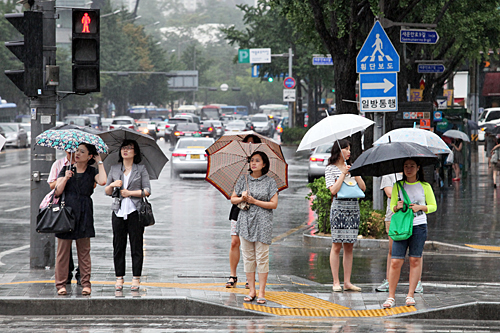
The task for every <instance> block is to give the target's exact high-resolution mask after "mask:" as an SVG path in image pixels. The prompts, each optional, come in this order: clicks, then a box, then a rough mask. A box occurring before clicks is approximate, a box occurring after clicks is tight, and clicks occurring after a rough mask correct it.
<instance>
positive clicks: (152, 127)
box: [135, 120, 158, 141]
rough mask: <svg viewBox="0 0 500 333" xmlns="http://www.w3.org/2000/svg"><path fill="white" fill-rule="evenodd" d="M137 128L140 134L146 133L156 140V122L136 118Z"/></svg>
mask: <svg viewBox="0 0 500 333" xmlns="http://www.w3.org/2000/svg"><path fill="white" fill-rule="evenodd" d="M135 123H136V124H137V129H138V131H139V132H141V133H142V134H147V135H149V136H150V137H152V138H153V139H154V140H155V141H156V140H158V137H157V135H156V124H155V123H152V122H150V121H149V120H137V121H136V122H135Z"/></svg>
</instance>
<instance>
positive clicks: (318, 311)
mask: <svg viewBox="0 0 500 333" xmlns="http://www.w3.org/2000/svg"><path fill="white" fill-rule="evenodd" d="M75 282H76V281H75ZM33 283H51V284H53V283H54V280H38V281H20V282H8V283H0V285H13V284H33ZM114 283H115V282H114V281H92V284H94V285H114ZM130 284H131V283H130V282H128V283H125V285H130ZM141 286H144V287H160V288H179V289H196V290H210V291H217V292H225V293H236V294H242V295H248V289H244V287H243V286H242V287H241V288H225V286H224V285H221V284H220V283H160V282H142V283H141ZM266 299H267V300H268V301H270V302H274V303H277V304H280V305H282V306H284V307H283V308H279V307H268V306H265V305H257V304H254V303H244V307H245V309H249V310H253V311H259V312H265V313H271V314H274V315H278V316H296V317H297V316H298V317H383V316H391V315H395V314H399V313H404V312H413V311H416V309H415V307H413V306H410V307H406V306H401V307H395V308H392V309H373V310H350V309H349V308H348V307H345V306H342V305H339V304H335V303H332V302H329V301H325V300H323V299H320V298H317V297H314V296H310V295H306V294H302V293H294V292H286V291H268V292H266ZM285 307H286V308H285Z"/></svg>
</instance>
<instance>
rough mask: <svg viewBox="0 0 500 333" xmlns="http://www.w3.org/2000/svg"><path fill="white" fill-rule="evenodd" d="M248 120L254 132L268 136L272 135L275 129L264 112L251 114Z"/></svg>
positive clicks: (272, 122)
mask: <svg viewBox="0 0 500 333" xmlns="http://www.w3.org/2000/svg"><path fill="white" fill-rule="evenodd" d="M250 121H251V122H252V124H253V126H254V131H255V132H257V133H259V134H262V135H265V136H268V137H270V138H272V137H273V135H274V131H275V128H274V121H273V120H271V119H269V117H268V116H267V115H266V114H263V113H257V114H254V115H253V116H250Z"/></svg>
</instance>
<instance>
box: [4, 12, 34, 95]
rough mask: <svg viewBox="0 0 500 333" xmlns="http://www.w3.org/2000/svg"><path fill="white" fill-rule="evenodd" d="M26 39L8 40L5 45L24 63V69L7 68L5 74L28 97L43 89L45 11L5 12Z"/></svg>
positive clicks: (6, 16)
mask: <svg viewBox="0 0 500 333" xmlns="http://www.w3.org/2000/svg"><path fill="white" fill-rule="evenodd" d="M5 18H6V19H7V21H9V22H10V23H11V24H12V25H13V26H14V27H15V28H16V29H17V30H18V31H19V32H20V33H21V34H23V35H24V39H23V40H20V41H12V42H6V43H5V46H6V47H7V48H8V49H9V50H10V51H11V52H12V53H14V54H15V56H16V57H17V58H18V59H19V60H21V61H22V62H23V63H24V69H23V70H6V71H5V75H6V76H7V77H8V78H9V79H10V80H11V81H12V82H13V83H14V84H15V85H16V86H17V87H18V88H19V89H20V90H21V91H23V92H24V94H25V95H26V96H28V97H35V96H38V95H41V94H42V89H43V13H42V12H32V11H27V12H24V13H12V14H5Z"/></svg>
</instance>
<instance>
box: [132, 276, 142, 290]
mask: <svg viewBox="0 0 500 333" xmlns="http://www.w3.org/2000/svg"><path fill="white" fill-rule="evenodd" d="M134 281H137V284H134ZM140 287H141V278H140V277H135V276H134V277H133V278H132V286H131V287H130V290H132V291H139V288H140Z"/></svg>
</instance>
